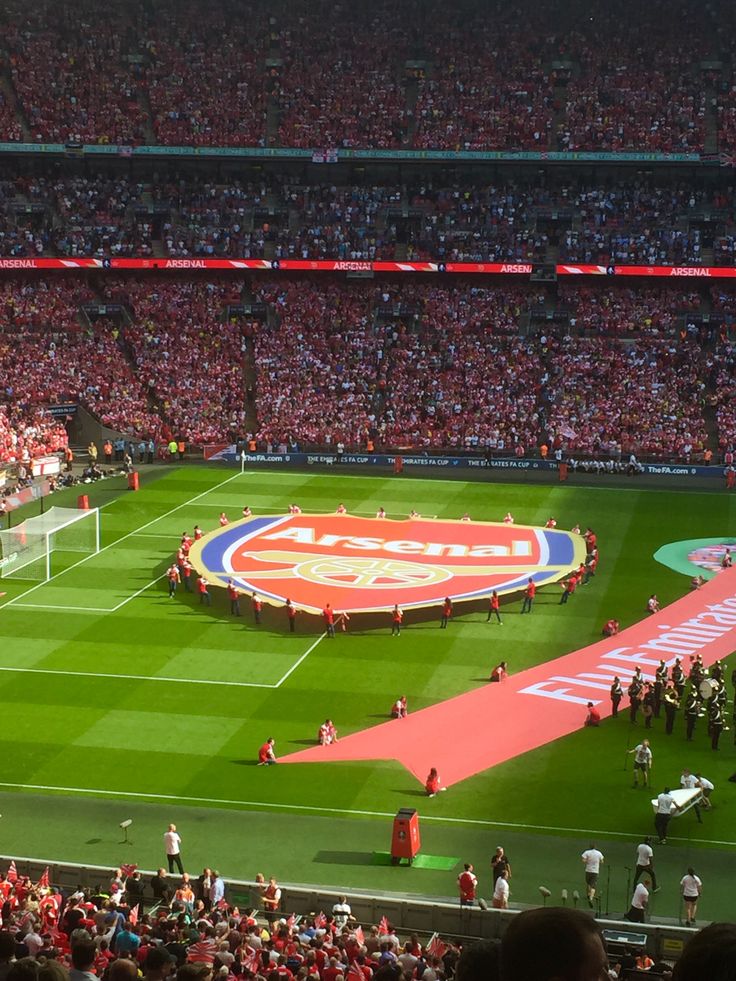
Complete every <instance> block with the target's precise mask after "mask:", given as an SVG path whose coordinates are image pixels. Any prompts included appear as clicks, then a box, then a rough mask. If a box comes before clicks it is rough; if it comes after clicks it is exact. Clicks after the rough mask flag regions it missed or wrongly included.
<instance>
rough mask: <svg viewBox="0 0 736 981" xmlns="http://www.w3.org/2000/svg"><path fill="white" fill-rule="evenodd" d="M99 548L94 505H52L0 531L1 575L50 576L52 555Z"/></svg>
mask: <svg viewBox="0 0 736 981" xmlns="http://www.w3.org/2000/svg"><path fill="white" fill-rule="evenodd" d="M99 550H100V512H99V510H98V509H97V508H90V509H89V510H77V509H76V508H57V507H53V508H51V509H50V510H49V511H47V512H46V513H45V514H39V515H38V516H37V517H35V518H28V519H27V520H26V521H22V522H21V523H20V524H19V525H16V526H15V527H13V528H8V529H6V530H2V531H0V576H2V577H3V578H6V579H10V578H13V577H15V578H18V579H39V580H41V581H44V580H47V579H50V578H51V554H52V552H54V551H57V552H87V553H89V554H90V555H92V554H94V553H95V552H99Z"/></svg>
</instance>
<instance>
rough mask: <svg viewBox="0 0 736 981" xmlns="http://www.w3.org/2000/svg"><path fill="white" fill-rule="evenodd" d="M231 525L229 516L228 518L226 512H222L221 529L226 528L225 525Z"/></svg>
mask: <svg viewBox="0 0 736 981" xmlns="http://www.w3.org/2000/svg"><path fill="white" fill-rule="evenodd" d="M229 524H230V519H229V518H228V516H227V515H226V514H225V512H224V511H222V512H221V513H220V527H221V528H224V527H225V525H229Z"/></svg>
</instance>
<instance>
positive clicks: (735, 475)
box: [725, 467, 736, 490]
mask: <svg viewBox="0 0 736 981" xmlns="http://www.w3.org/2000/svg"><path fill="white" fill-rule="evenodd" d="M725 473H726V490H733V489H734V487H736V470H734V468H733V467H726V471H725Z"/></svg>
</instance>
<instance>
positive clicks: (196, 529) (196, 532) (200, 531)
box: [194, 525, 204, 542]
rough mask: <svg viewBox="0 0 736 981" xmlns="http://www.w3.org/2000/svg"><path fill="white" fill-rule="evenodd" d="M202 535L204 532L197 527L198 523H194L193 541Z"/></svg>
mask: <svg viewBox="0 0 736 981" xmlns="http://www.w3.org/2000/svg"><path fill="white" fill-rule="evenodd" d="M202 535H204V532H203V531H202V529H201V528H200V527H199V525H195V526H194V540H195V542H198V541H199V539H200V538H201V537H202Z"/></svg>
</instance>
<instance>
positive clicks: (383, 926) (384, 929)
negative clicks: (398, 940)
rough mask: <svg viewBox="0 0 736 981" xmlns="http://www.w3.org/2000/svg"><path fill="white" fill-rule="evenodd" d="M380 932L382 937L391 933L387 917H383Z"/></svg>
mask: <svg viewBox="0 0 736 981" xmlns="http://www.w3.org/2000/svg"><path fill="white" fill-rule="evenodd" d="M378 932H379V934H380V935H381V936H382V937H383V936H385V935H386V934H388V933H391V928H390V927H389V924H388V920H387V919H386V917H385V916H382V917H381V922H380V923H379V924H378Z"/></svg>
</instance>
